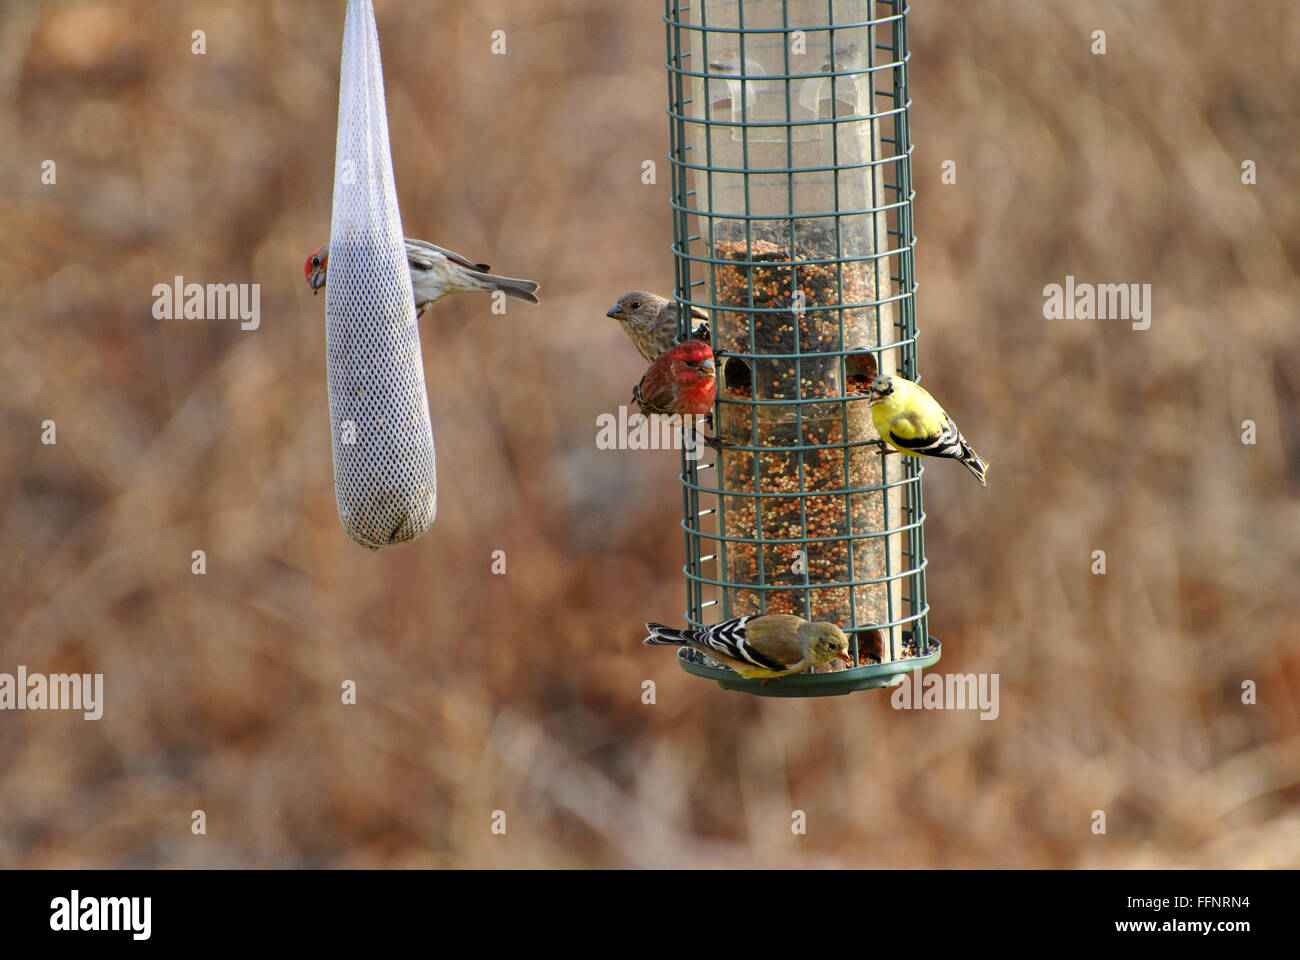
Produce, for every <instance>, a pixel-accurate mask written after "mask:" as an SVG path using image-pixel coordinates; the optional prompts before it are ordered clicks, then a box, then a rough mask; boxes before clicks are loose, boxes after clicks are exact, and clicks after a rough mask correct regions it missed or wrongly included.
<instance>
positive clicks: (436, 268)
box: [303, 237, 541, 317]
mask: <svg viewBox="0 0 1300 960" xmlns="http://www.w3.org/2000/svg"><path fill="white" fill-rule="evenodd" d="M329 254H330V245H329V244H328V243H326V244H323V245H321V246H320V247H317V248H316V250H315V251H314V252H313V253H312V255H311V256H310V257H308V258H307V263H306V266H304V268H303V273H304V274H306V276H307V283H308V284H310V286H311V289H312V292H313V293H316V292H318V291H319V290H320V288H321V287H323V286H325V273H326V271H327V270H328V268H329ZM406 260H407V265H408V266H409V267H410V268H411V288H412V289H413V290H414V292H415V315H416V316H417V317H418V316H419V315H420V314H422V313H423V312H424V311H425V309H426V308H427V307H430V306H432V305H433V304H435V303H437V302H438V301H439V300H441V299H442V298H443V297H445V296H447V295H448V294H452V293H473V292H482V293H493V292H496V291H500V292H501V293H504V294H505V295H506V296H507V297H513V298H514V299H516V300H523V301H525V302H526V303H538V302H540V301H538V299H537V291H538V290H539V289H541V287H540V284H537V283H534V282H533V281H532V280H518V279H516V278H514V277H500V276H497V275H495V274H491V273H488V270H489V269H490V268H489V267H488V265H487V264H486V263H471V262H470V261H469V260H467V259H466V258H465V257H462V256H461V255H460V254H459V253H455V252H454V251H451V250H448V249H446V248H445V247H439V246H435V245H434V244H432V243H426V242H425V241H424V240H412V239H410V238H409V237H408V238H407V239H406Z"/></svg>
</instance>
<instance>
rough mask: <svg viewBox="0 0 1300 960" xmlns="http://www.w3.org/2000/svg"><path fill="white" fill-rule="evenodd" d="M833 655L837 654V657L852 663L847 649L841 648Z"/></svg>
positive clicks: (851, 656)
mask: <svg viewBox="0 0 1300 960" xmlns="http://www.w3.org/2000/svg"><path fill="white" fill-rule="evenodd" d="M835 656H837V657H838V658H839V659H841V660H843V661H844V662H845V663H852V662H853V655H852V654H850V653H849V652H848V651H847V650H841V651H840V652H839V653H837V654H836V655H835Z"/></svg>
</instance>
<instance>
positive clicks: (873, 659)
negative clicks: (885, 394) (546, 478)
mask: <svg viewBox="0 0 1300 960" xmlns="http://www.w3.org/2000/svg"><path fill="white" fill-rule="evenodd" d="M666 11H667V12H666V16H665V22H666V24H667V42H668V60H667V64H666V65H667V68H668V82H669V108H668V113H669V118H670V128H671V144H670V160H671V164H672V204H673V210H674V217H673V221H674V222H673V235H674V243H673V251H674V255H675V268H676V282H677V289H676V294H677V298H678V300H679V301H680V302H682V303H683V304H688V305H691V306H698V307H701V308H702V309H704V310H706V311H707V312H708V313H709V315H710V317H711V318H712V323H711V335H712V343H713V348H714V351H715V354H716V357H717V361H718V369H719V384H718V387H719V389H718V402H717V407H716V409H715V413H714V422H715V424H716V426H717V433H718V437H719V439H720V440H721V441H722V443H723V444H724V446H723V448H722V449H721V450H720V451H719V452H718V454H717V457H716V459H715V460H714V461H712V462H708V463H700V462H698V460H697V459H692V457H691V456H688V455H686V454H684V455H683V458H682V474H681V480H682V485H683V510H684V522H683V527H684V528H685V531H686V564H685V567H684V568H683V569H684V572H685V575H686V581H687V611H686V619H687V621H688V622H689V623H691V624H692V625H696V626H702V625H705V624H706V623H712V622H717V621H719V620H724V619H728V618H731V617H738V616H745V615H751V614H769V613H791V614H796V615H799V616H802V617H806V618H808V619H811V620H829V621H832V622H834V623H837V624H839V625H840V627H841V628H843V629H844V631H845V632H846V633H848V635H849V637H850V641H851V653H852V655H853V663H852V664H844V663H842V662H840V661H834V662H833V663H831V664H824V665H822V666H821V667H819V668H817V671H819V672H813V673H809V674H800V675H796V676H789V677H785V678H782V679H780V680H775V681H771V682H769V683H767V684H762V683H760V681H757V680H746V679H744V678H742V677H740V676H739V675H738V674H736V673H734V672H732V671H730V670H728V669H727V668H725V667H723V666H722V665H721V664H718V663H716V662H715V661H711V660H709V659H708V658H707V657H705V656H703V655H701V654H700V653H698V652H695V651H692V650H690V649H688V648H682V649H681V650H680V651H679V654H678V656H679V662H680V663H681V665H682V667H683V668H684V669H685V670H687V671H688V672H690V673H692V674H696V675H698V676H702V677H707V678H710V679H713V680H716V681H718V682H719V683H720V684H721V685H722V686H723V687H724V688H726V689H733V690H741V691H745V692H748V693H754V694H759V695H763V696H801V697H806V696H826V695H832V694H842V693H848V692H850V691H853V690H861V689H868V688H871V687H883V686H893V685H895V684H897V683H899V682H901V681H902V679H903V678H904V676H905V675H906V674H907V673H908V672H910V671H911V670H914V669H917V668H919V667H925V666H929V665H930V664H932V663H934V662H936V661H937V660H938V659H939V654H940V649H939V648H940V645H939V642H938V641H937V640H935V639H933V638H932V637H930V636H929V633H928V624H927V615H928V612H929V606H928V603H927V601H926V593H925V566H926V560H925V543H924V531H923V525H924V520H925V514H924V511H923V509H922V504H921V476H922V473H923V471H924V468H923V466H922V465H921V463H920V461H918V460H915V459H913V458H910V457H908V458H905V457H899V456H885V455H883V454H882V452H881V450H880V448H879V447H877V446H876V445H875V441H876V432H875V430H874V428H873V426H872V424H871V415H870V411H869V408H868V404H867V386H868V384H869V383H870V381H871V379H872V378H873V377H874V376H875V375H876V374H877V373H878V372H879V373H900V374H902V375H903V376H905V377H908V378H912V379H914V378H915V377H916V310H915V292H916V282H915V279H914V270H913V258H912V247H913V243H914V240H915V237H914V236H913V226H912V198H913V193H912V173H911V142H910V136H909V129H908V111H909V108H910V105H911V102H910V99H909V96H908V88H907V64H908V54H907V12H908V8H907V5H906V2H905V0H890V2H878V0H694V2H690V3H687V2H685V0H666ZM678 315H679V316H681V317H688V316H689V311H688V310H679V312H678ZM679 332H680V333H682V334H683V335H685V334H687V331H685V330H682V331H679ZM904 461H905V462H904ZM710 608H714V609H710Z"/></svg>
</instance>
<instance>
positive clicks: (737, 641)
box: [644, 613, 853, 680]
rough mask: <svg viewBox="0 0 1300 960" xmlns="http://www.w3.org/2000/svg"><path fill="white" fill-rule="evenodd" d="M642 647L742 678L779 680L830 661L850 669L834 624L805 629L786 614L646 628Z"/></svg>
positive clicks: (805, 623) (846, 646)
mask: <svg viewBox="0 0 1300 960" xmlns="http://www.w3.org/2000/svg"><path fill="white" fill-rule="evenodd" d="M645 628H646V629H647V630H649V631H650V636H648V637H646V638H645V640H644V643H646V644H647V645H650V646H655V645H659V644H666V645H672V646H678V647H690V648H691V649H693V650H698V651H700V652H701V653H704V654H707V655H708V656H710V657H713V658H714V659H716V660H721V661H722V662H723V663H725V664H726V665H727V666H729V667H730V668H731V669H732V670H735V671H736V672H737V673H738V674H740V675H741V676H742V677H752V678H760V677H761V678H763V679H765V680H766V679H771V678H773V677H784V676H787V675H788V674H791V673H798V672H800V671H801V670H807V669H808V668H809V667H815V666H816V665H817V664H819V663H826V662H827V661H830V660H835V659H839V660H844V661H847V662H849V663H852V662H853V658H852V657H851V656H850V655H849V638H848V637H847V636H845V634H844V631H843V630H841V629H840V628H839V627H837V626H836V625H835V624H833V623H809V622H808V621H807V620H805V619H804V618H803V617H795V616H791V615H790V614H788V613H769V614H766V615H764V616H761V617H739V618H737V619H735V620H727V621H724V622H723V623H715V624H714V625H713V626H711V627H687V628H686V629H685V630H674V629H673V628H672V627H665V626H664V625H663V624H662V623H647V624H646V625H645Z"/></svg>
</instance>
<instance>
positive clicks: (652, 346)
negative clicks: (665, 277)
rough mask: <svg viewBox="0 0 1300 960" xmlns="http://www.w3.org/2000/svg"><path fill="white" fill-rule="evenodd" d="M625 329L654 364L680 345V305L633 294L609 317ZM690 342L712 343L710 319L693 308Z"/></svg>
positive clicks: (655, 296)
mask: <svg viewBox="0 0 1300 960" xmlns="http://www.w3.org/2000/svg"><path fill="white" fill-rule="evenodd" d="M605 316H607V317H613V318H614V319H615V320H617V321H618V322H619V324H620V325H621V326H622V327H623V332H624V333H626V334H627V335H628V336H629V337H631V338H632V344H633V346H635V347H636V348H637V350H638V351H639V352H640V354H641V356H643V357H645V358H646V359H647V360H649V361H650V362H651V363H654V362H655V361H656V360H658V359H659V358H660V357H661V356H663V354H664V351H666V350H667V349H668V348H669V347H671V346H672V345H673V344H674V343H676V342H677V301H676V300H669V299H667V298H666V297H661V296H659V295H658V294H655V293H646V292H645V291H643V290H633V291H632V292H631V293H625V294H623V296H621V297H619V298H618V303H616V304H614V306H612V307H610V308H609V310H608V311H607V312H606V313H605ZM688 339H690V340H703V341H704V342H705V343H708V342H709V315H708V314H707V313H705V312H704V311H703V310H701V309H700V308H699V307H691V331H690V334H689V335H688Z"/></svg>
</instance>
